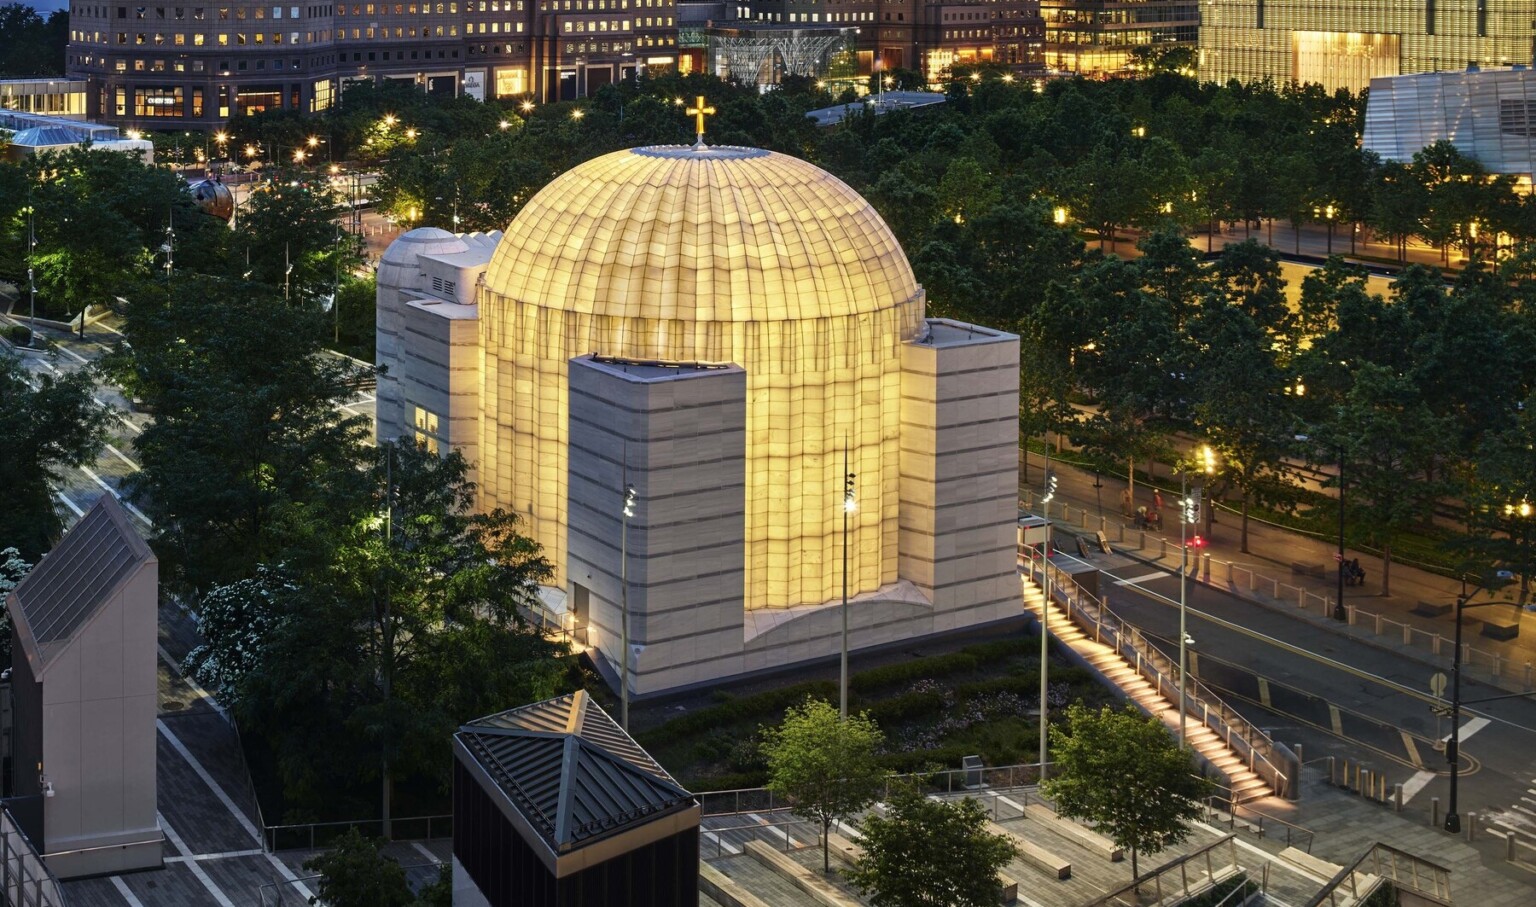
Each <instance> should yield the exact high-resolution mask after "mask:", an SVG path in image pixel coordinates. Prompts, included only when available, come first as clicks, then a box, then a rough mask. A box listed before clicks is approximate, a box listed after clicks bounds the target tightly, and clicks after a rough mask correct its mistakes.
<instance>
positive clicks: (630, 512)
mask: <svg viewBox="0 0 1536 907" xmlns="http://www.w3.org/2000/svg"><path fill="white" fill-rule="evenodd" d="M625 454H626V455H625V457H624V467H623V470H624V475H623V478H624V520H623V522H622V523H620V524H619V726H620V727H622V728H624V732H625V733H626V734H627V733H629V518H630V517H632V516H634V515H635V486H633V485H631V484H629V457H628V449H627V448H626V450H625Z"/></svg>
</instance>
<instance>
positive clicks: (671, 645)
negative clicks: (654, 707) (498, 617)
mask: <svg viewBox="0 0 1536 907" xmlns="http://www.w3.org/2000/svg"><path fill="white" fill-rule="evenodd" d="M989 586H990V589H991V591H993V592H994V593H995V597H993V598H990V599H987V600H982V601H975V602H970V603H966V604H963V605H961V604H959V603H949V604H950V607H947V608H935V607H934V605H933V604H932V603H931V602H929V601H928V600H927V598H926V597H925V596H923V594H922V592H921V591H919V590H918V589H917V588H916V587H915V586H913V585H912V584H911V583H907V582H899V583H894V584H892V585H890V586H886V587H884V588H882V589H880V590H879V591H877V592H874V593H871V594H869V595H866V596H862V597H860V598H857V599H852V600H850V601H849V604H848V646H849V651H851V652H867V651H873V650H878V649H882V648H888V647H890V646H894V645H901V644H906V643H910V642H912V641H913V640H919V639H928V638H932V637H937V636H945V635H951V634H955V633H963V632H972V631H975V630H977V629H981V628H985V627H994V626H1002V625H1007V624H1012V623H1016V624H1019V625H1022V624H1023V623H1024V622H1025V621H1026V619H1027V616H1026V614H1025V612H1024V609H1023V606H1022V599H1021V595H1020V589H1019V584H1018V579H1017V578H1016V577H1014V578H1012V582H1011V584H1010V583H1009V582H1007V581H999V582H995V583H991V584H989ZM842 630H843V616H842V603H841V602H829V603H826V604H821V605H810V606H804V607H799V608H764V609H759V610H754V611H748V612H747V613H746V615H745V620H744V625H743V627H742V630H741V631H740V632H730V631H716V632H711V633H707V634H700V635H697V636H693V637H690V638H687V639H680V640H675V641H669V642H665V643H657V644H652V645H650V646H644V647H642V646H633V647H632V649H633V651H634V657H633V659H632V660H631V662H630V677H629V683H630V695H631V696H633V697H636V698H646V697H651V696H657V695H662V694H670V693H677V692H682V691H686V690H690V689H697V688H700V687H708V686H712V685H715V684H717V683H720V682H723V681H732V680H739V679H743V678H746V677H751V676H756V675H764V674H773V673H778V672H782V671H787V670H790V669H792V668H795V667H797V666H801V665H805V664H809V663H813V662H820V661H825V660H827V659H829V658H835V657H837V656H838V655H839V654H840V653H841V651H842ZM615 648H616V647H615ZM592 654H593V661H594V662H595V663H596V664H597V665H598V667H599V670H600V671H601V672H602V674H603V677H604V679H605V680H606V681H607V682H608V683H609V685H610V686H612V687H613V688H614V689H615V690H617V688H618V676H617V674H618V672H617V664H616V662H615V661H614V660H612V659H610V658H609V657H607V656H605V654H604V653H603V652H602V651H601V647H600V646H599V648H598V649H597V650H595V651H593V653H592Z"/></svg>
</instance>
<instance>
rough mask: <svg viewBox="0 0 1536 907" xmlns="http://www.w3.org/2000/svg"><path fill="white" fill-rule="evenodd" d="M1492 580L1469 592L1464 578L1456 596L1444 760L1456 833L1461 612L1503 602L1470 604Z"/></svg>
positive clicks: (1449, 820) (1504, 576)
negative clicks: (1448, 769)
mask: <svg viewBox="0 0 1536 907" xmlns="http://www.w3.org/2000/svg"><path fill="white" fill-rule="evenodd" d="M1493 578H1494V579H1497V580H1499V581H1500V582H1501V583H1502V582H1503V581H1507V580H1510V579H1513V578H1514V574H1513V573H1511V572H1510V571H1508V570H1500V571H1498V572H1497V573H1495V574H1494V576H1493ZM1491 582H1492V581H1491V580H1485V581H1483V582H1482V583H1479V584H1478V586H1477V588H1476V589H1473V590H1472V594H1471V595H1468V594H1467V578H1466V576H1465V575H1463V576H1462V578H1461V594H1460V595H1458V596H1456V650H1455V652H1453V653H1452V654H1451V739H1450V741H1449V742H1448V743H1447V745H1446V747H1445V759H1446V761H1447V762H1449V763H1450V765H1451V799H1450V802H1449V804H1447V812H1446V814H1445V826H1444V827H1445V830H1446V831H1448V832H1451V833H1452V834H1455V833H1457V832H1460V831H1461V816H1460V815H1459V814H1458V813H1457V812H1456V792H1457V785H1458V782H1459V781H1460V780H1461V613H1462V612H1463V611H1465V610H1466V609H1467V608H1468V607H1472V608H1482V607H1486V606H1488V605H1497V604H1503V603H1502V602H1479V603H1478V604H1476V605H1468V604H1467V603H1468V602H1470V601H1471V600H1472V599H1474V598H1476V597H1477V595H1478V593H1480V592H1487V591H1489V587H1490V584H1491Z"/></svg>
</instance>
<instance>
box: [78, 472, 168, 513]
mask: <svg viewBox="0 0 1536 907" xmlns="http://www.w3.org/2000/svg"><path fill="white" fill-rule="evenodd" d="M80 471H81V472H83V473H85V474H86V475H87V476H88V477H89V478H90V480H91V481H93V482H95V483H96V484H97V485H100V486H101V487H102V488H104V489H106V491H107V494H110V495H111V496H112V497H114V498H117V499H118V500H119V501H122V504H123V506H124V507H127V508H128V512H129V513H131V514H133V515H134V516H136V517H138V518H139V519H141V520H143V521H144V524H145V525H147V526H154V525H155V522H154V520H151V519H150V518H149V517H147V516H145V515H144V512H143V511H141V510H139V508H137V507H135V506H133V505H132V504H130V503H129V502H127V501H124V500H123V496H122V495H120V494H118V493H117V489H116V488H113V487H112V486H111V485H108V484H107V483H106V480H104V479H103V478H102V477H101V476H99V475H97V474H96V473H95V472H94V471H92V469H91V468H90V467H89V466H82V467H80Z"/></svg>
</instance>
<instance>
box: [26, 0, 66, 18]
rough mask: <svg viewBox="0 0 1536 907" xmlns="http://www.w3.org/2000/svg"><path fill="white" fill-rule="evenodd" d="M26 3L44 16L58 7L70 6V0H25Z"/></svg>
mask: <svg viewBox="0 0 1536 907" xmlns="http://www.w3.org/2000/svg"><path fill="white" fill-rule="evenodd" d="M25 2H26V5H27V6H30V7H32V8H33V9H35V10H37V11H38V12H40V13H42V14H43V16H44V17H47V15H48V14H49V13H51V12H53V11H54V10H56V9H64V8H65V7H67V6H69V0H25Z"/></svg>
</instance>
